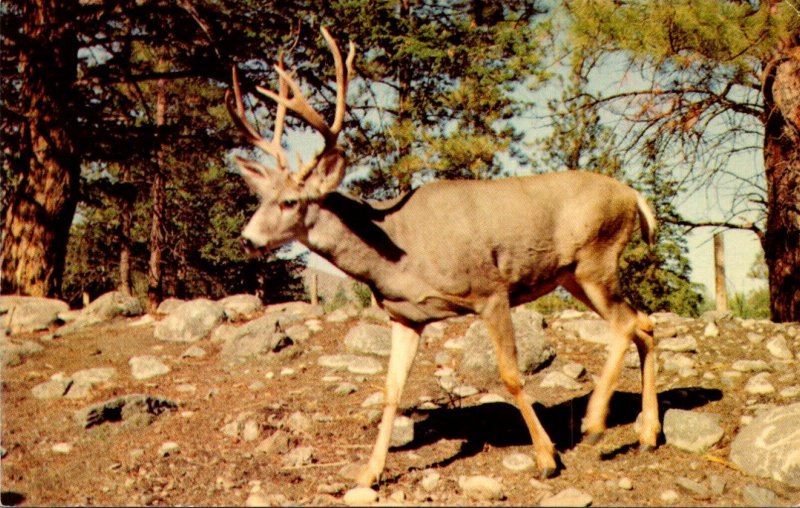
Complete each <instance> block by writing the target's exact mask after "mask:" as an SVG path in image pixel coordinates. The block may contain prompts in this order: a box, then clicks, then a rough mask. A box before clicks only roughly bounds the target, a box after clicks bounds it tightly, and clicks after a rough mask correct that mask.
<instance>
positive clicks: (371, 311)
mask: <svg viewBox="0 0 800 508" xmlns="http://www.w3.org/2000/svg"><path fill="white" fill-rule="evenodd" d="M361 319H366V320H369V321H376V322H378V323H384V324H387V323H389V321H390V318H389V313H387V312H386V311H385V310H383V309H381V308H380V307H367V308H366V309H364V310H362V311H361Z"/></svg>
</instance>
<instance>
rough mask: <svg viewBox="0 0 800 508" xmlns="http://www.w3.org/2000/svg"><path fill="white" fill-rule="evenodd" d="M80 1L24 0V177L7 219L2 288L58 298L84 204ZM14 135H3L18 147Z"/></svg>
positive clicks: (19, 167)
mask: <svg viewBox="0 0 800 508" xmlns="http://www.w3.org/2000/svg"><path fill="white" fill-rule="evenodd" d="M76 6H77V2H75V1H72V0H37V1H28V2H24V3H23V6H22V9H23V18H24V22H23V26H22V33H23V35H24V37H25V38H26V39H27V40H28V43H27V44H24V45H20V47H19V49H20V56H19V72H20V74H21V76H22V89H21V91H20V109H21V110H22V111H23V112H24V116H25V122H24V124H23V125H22V129H21V132H20V135H19V138H18V140H19V146H18V147H12V149H17V148H18V153H19V154H20V157H19V158H18V159H16V160H15V161H14V162H13V164H14V165H15V166H16V167H14V171H15V172H16V173H17V174H18V175H19V176H20V179H19V185H18V186H17V187H16V188H15V189H14V190H13V195H12V196H11V198H10V200H9V204H8V208H7V209H6V211H5V217H4V219H3V239H2V281H1V282H0V291H2V292H3V293H17V294H25V295H31V296H51V297H52V296H58V295H59V293H60V291H61V279H62V276H63V272H64V260H65V258H66V251H67V240H68V238H69V228H70V225H71V224H72V218H73V216H74V215H75V208H76V205H77V202H78V185H79V178H80V159H79V157H78V155H77V151H76V149H75V144H74V140H73V138H72V135H73V133H75V132H76V129H75V125H74V123H75V118H76V117H77V114H76V112H75V108H74V100H73V97H72V85H73V83H74V81H75V79H76V72H77V63H78V41H77V36H76V31H75V27H74V23H75V14H76V12H75V11H76ZM14 141H16V140H4V143H8V144H12V143H13V142H14Z"/></svg>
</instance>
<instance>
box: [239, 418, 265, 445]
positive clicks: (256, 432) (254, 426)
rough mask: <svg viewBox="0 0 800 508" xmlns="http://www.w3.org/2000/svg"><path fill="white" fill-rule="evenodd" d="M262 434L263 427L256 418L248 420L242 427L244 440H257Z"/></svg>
mask: <svg viewBox="0 0 800 508" xmlns="http://www.w3.org/2000/svg"><path fill="white" fill-rule="evenodd" d="M260 435H261V427H259V425H258V423H256V421H255V420H247V421H246V422H244V428H243V429H242V440H244V441H255V440H256V439H258V438H259V436H260Z"/></svg>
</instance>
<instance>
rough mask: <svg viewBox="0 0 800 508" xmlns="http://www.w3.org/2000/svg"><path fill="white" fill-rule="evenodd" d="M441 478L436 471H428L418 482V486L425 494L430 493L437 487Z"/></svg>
mask: <svg viewBox="0 0 800 508" xmlns="http://www.w3.org/2000/svg"><path fill="white" fill-rule="evenodd" d="M441 478H442V476H441V475H440V474H439V473H437V472H436V471H428V472H426V473H425V476H423V477H422V480H420V482H419V485H420V487H422V489H423V490H424V491H425V492H432V491H434V490H435V489H436V487H437V486H438V485H439V480H440V479H441Z"/></svg>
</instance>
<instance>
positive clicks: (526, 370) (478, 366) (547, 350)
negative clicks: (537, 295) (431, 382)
mask: <svg viewBox="0 0 800 508" xmlns="http://www.w3.org/2000/svg"><path fill="white" fill-rule="evenodd" d="M511 319H512V323H513V326H514V337H515V340H516V344H517V365H518V367H519V369H520V371H521V372H522V373H523V374H531V373H534V372H536V371H537V370H539V369H540V368H542V367H543V366H544V365H546V364H547V363H548V362H550V361H552V360H553V358H555V355H556V349H555V345H554V344H553V343H552V342H551V341H550V340H549V339H548V338H547V335H546V334H545V333H544V326H543V325H544V318H543V317H542V315H541V314H539V313H538V312H534V311H531V310H527V309H523V310H521V311H520V310H518V311H515V312H513V313H512V315H511ZM458 371H459V374H460V375H461V376H462V377H463V378H464V379H465V380H466V381H468V382H470V383H473V384H476V385H478V386H486V385H488V384H492V383H494V382H496V381H497V380H498V379H500V377H499V376H500V374H499V372H498V369H497V359H496V357H495V351H494V346H493V345H492V341H491V339H490V338H489V334H488V332H487V330H486V325H485V324H484V323H483V321H482V320H477V321H475V322H474V323H473V324H472V325H470V327H469V329H468V330H467V333H466V334H465V335H464V355H463V357H462V360H461V362H460V364H459V366H458Z"/></svg>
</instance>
